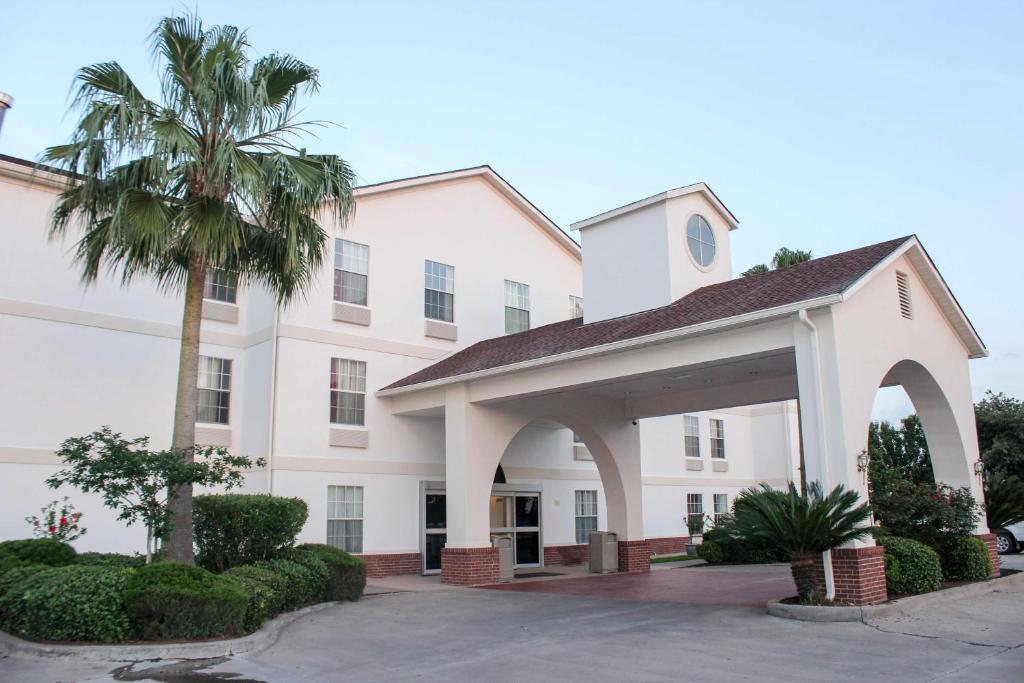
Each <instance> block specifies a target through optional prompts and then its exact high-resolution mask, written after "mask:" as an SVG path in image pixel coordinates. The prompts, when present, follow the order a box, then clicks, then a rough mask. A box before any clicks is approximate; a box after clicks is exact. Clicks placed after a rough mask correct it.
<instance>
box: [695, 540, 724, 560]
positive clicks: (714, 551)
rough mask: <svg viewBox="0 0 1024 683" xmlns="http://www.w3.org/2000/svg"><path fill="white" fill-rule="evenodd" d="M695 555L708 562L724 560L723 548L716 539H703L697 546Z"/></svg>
mask: <svg viewBox="0 0 1024 683" xmlns="http://www.w3.org/2000/svg"><path fill="white" fill-rule="evenodd" d="M697 557H699V558H700V559H702V560H704V561H705V562H707V563H708V564H719V563H721V562H725V549H724V548H722V544H721V543H719V542H718V541H704V542H703V543H701V544H700V545H699V546H697Z"/></svg>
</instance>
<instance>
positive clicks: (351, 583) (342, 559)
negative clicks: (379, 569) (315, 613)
mask: <svg viewBox="0 0 1024 683" xmlns="http://www.w3.org/2000/svg"><path fill="white" fill-rule="evenodd" d="M297 550H302V551H307V552H309V553H312V554H313V555H315V556H317V557H318V558H320V560H321V561H322V562H323V563H324V564H325V565H327V569H328V570H329V572H330V575H329V577H328V580H327V590H326V592H325V593H324V596H323V597H324V600H358V599H359V598H360V597H362V595H363V591H364V590H365V589H366V563H365V562H363V561H362V560H361V559H359V558H358V557H353V556H352V555H349V554H348V553H347V552H345V551H344V550H342V549H341V548H335V547H334V546H330V545H325V544H323V543H304V544H302V545H300V546H299V547H298V548H297Z"/></svg>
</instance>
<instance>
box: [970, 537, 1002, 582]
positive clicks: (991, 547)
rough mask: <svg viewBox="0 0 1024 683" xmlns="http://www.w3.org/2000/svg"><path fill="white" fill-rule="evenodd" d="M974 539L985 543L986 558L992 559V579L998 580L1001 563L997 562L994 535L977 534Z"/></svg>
mask: <svg viewBox="0 0 1024 683" xmlns="http://www.w3.org/2000/svg"><path fill="white" fill-rule="evenodd" d="M975 538H980V539H981V540H983V541H985V545H987V546H988V556H989V557H990V558H991V559H992V578H993V579H995V578H998V577H999V573H1000V567H1001V565H1002V563H1001V561H1000V560H999V552H998V551H997V550H996V535H995V534H978V535H977V536H976V537H975Z"/></svg>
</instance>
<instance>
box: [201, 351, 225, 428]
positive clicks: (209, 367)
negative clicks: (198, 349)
mask: <svg viewBox="0 0 1024 683" xmlns="http://www.w3.org/2000/svg"><path fill="white" fill-rule="evenodd" d="M196 386H197V388H198V390H199V397H198V403H199V409H198V411H197V413H196V422H212V423H214V424H222V425H226V424H227V423H228V417H229V409H230V407H231V360H230V359H228V358H210V357H208V356H199V379H198V381H197V383H196Z"/></svg>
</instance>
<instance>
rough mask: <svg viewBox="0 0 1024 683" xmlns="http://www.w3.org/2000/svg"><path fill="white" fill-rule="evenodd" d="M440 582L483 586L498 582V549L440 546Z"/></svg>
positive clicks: (454, 584)
mask: <svg viewBox="0 0 1024 683" xmlns="http://www.w3.org/2000/svg"><path fill="white" fill-rule="evenodd" d="M441 583H450V584H452V585H453V586H484V585H487V584H491V583H498V549H497V548H492V547H490V546H487V547H485V548H442V549H441Z"/></svg>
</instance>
